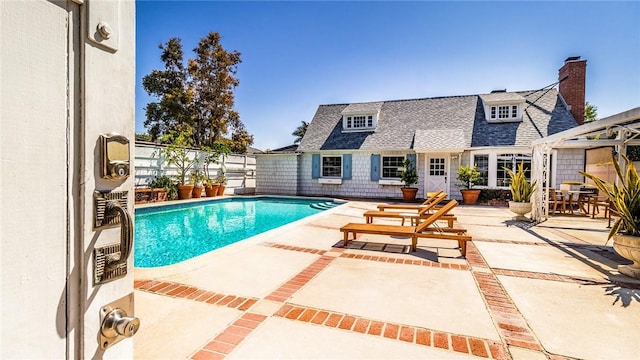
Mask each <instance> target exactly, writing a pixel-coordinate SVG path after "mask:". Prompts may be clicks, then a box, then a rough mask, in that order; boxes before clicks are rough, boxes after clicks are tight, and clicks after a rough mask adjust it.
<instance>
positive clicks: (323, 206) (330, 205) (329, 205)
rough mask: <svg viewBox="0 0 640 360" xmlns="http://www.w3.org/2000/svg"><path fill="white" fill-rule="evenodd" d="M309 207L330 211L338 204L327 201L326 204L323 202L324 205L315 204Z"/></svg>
mask: <svg viewBox="0 0 640 360" xmlns="http://www.w3.org/2000/svg"><path fill="white" fill-rule="evenodd" d="M309 206H311V207H312V208H314V209H318V210H329V209H332V208H334V207H336V206H338V204H336V203H334V202H332V201H325V202H322V203H313V204H311V205H309Z"/></svg>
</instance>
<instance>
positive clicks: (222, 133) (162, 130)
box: [142, 32, 253, 149]
mask: <svg viewBox="0 0 640 360" xmlns="http://www.w3.org/2000/svg"><path fill="white" fill-rule="evenodd" d="M160 49H162V55H161V59H162V61H163V63H164V65H165V70H153V71H152V72H151V73H150V74H148V75H146V76H145V77H144V78H143V80H142V83H143V87H144V89H145V91H146V92H147V93H148V94H149V95H153V96H155V97H157V98H158V99H159V101H157V102H151V103H149V104H147V106H146V108H145V111H146V116H147V119H146V120H145V127H147V128H148V130H149V135H151V137H152V139H153V140H155V139H158V138H162V136H163V135H165V134H168V133H169V132H170V131H171V130H176V129H177V127H178V125H180V124H186V125H189V126H190V127H191V128H193V130H194V131H193V135H192V136H193V144H194V145H195V146H205V145H212V144H213V143H214V142H216V141H223V140H224V141H233V139H229V138H228V136H229V135H228V134H229V133H230V132H231V133H232V135H231V137H233V136H234V135H235V136H236V137H239V138H241V139H242V141H243V142H244V148H245V149H246V147H247V146H249V145H251V144H253V136H251V135H250V134H249V133H247V132H246V130H244V126H243V124H242V122H241V121H240V115H239V114H238V113H237V112H236V111H235V110H234V109H233V105H234V89H235V88H236V86H238V84H239V80H238V79H237V78H236V76H235V75H236V74H237V65H238V64H239V63H240V62H241V60H240V53H239V52H237V51H231V52H228V51H226V50H225V49H224V48H223V47H222V45H220V34H218V33H217V32H210V33H209V34H208V35H207V36H206V37H204V38H202V39H201V40H200V42H199V43H198V46H197V47H196V48H195V49H193V51H194V53H195V55H196V56H195V58H194V59H188V61H187V64H188V66H187V67H185V66H184V59H183V51H182V45H181V43H180V39H179V38H171V39H169V41H167V43H166V44H164V45H160ZM241 147H242V146H241Z"/></svg>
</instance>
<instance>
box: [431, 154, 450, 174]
mask: <svg viewBox="0 0 640 360" xmlns="http://www.w3.org/2000/svg"><path fill="white" fill-rule="evenodd" d="M445 175H446V174H445V171H444V158H431V159H429V176H445Z"/></svg>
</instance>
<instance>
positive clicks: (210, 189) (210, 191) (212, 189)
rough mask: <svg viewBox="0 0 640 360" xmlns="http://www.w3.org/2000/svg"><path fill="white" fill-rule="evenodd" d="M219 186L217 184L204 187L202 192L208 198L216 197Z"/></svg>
mask: <svg viewBox="0 0 640 360" xmlns="http://www.w3.org/2000/svg"><path fill="white" fill-rule="evenodd" d="M219 186H220V185H219V184H211V185H205V186H204V192H205V194H206V195H207V196H208V197H214V196H216V195H218V187H219Z"/></svg>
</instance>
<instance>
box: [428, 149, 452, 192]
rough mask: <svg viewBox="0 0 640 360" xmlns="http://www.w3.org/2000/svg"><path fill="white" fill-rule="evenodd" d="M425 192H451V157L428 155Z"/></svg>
mask: <svg viewBox="0 0 640 360" xmlns="http://www.w3.org/2000/svg"><path fill="white" fill-rule="evenodd" d="M426 162H427V163H426V166H425V169H426V172H427V173H426V174H425V186H424V188H425V192H426V193H428V192H436V191H439V190H444V191H445V192H449V179H448V177H447V175H448V174H449V157H448V156H446V155H428V156H427V157H426Z"/></svg>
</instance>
